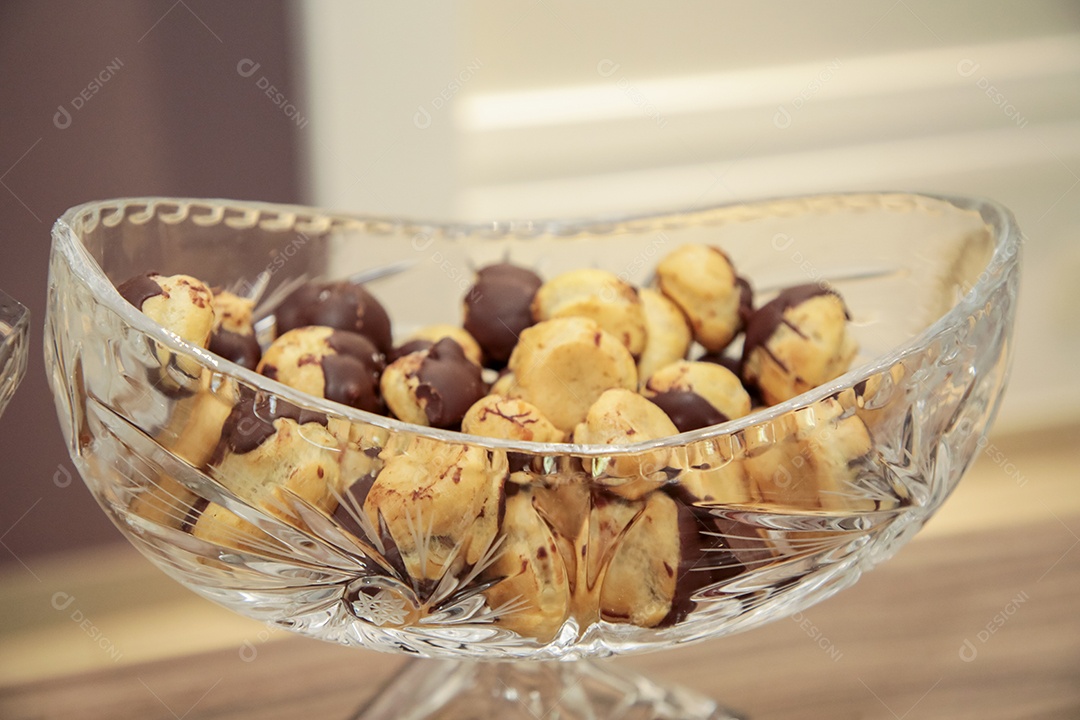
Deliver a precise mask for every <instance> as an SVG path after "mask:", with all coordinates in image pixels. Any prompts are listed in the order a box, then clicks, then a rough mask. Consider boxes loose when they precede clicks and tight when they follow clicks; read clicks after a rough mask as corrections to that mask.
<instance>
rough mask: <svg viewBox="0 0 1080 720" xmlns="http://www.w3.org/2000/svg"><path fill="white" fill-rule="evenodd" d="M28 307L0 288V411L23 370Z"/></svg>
mask: <svg viewBox="0 0 1080 720" xmlns="http://www.w3.org/2000/svg"><path fill="white" fill-rule="evenodd" d="M29 333H30V311H29V310H27V309H26V308H25V307H24V306H23V305H21V304H20V303H19V302H17V301H16V300H13V299H12V298H10V297H8V295H7V294H5V293H3V292H0V414H3V412H4V410H6V409H7V406H8V403H9V402H11V397H12V395H14V394H15V389H16V388H17V387H19V383H20V382H22V379H23V376H24V375H25V374H26V353H27V347H28V346H27V337H28V336H29Z"/></svg>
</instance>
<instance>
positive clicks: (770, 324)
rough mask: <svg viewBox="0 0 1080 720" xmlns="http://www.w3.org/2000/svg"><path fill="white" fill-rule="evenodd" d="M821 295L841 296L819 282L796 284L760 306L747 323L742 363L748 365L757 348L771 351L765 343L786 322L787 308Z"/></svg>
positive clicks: (793, 328) (796, 330) (797, 330)
mask: <svg viewBox="0 0 1080 720" xmlns="http://www.w3.org/2000/svg"><path fill="white" fill-rule="evenodd" d="M819 295H836V296H837V297H840V296H839V295H838V294H837V292H836V291H835V290H833V289H832V288H830V287H827V286H822V285H820V284H817V283H811V284H807V285H796V286H794V287H789V288H786V289H785V290H783V291H781V293H780V294H779V295H777V296H776V297H775V298H773V299H772V300H770V301H769V302H767V303H765V304H764V305H762V306H761V307H760V308H758V310H757V312H755V313H753V315H751V316H750V319H749V321H747V324H746V339H745V340H744V341H743V353H742V361H741V364H742V365H743V366H745V365H746V359H747V358H749V357H750V353H752V352H753V351H754V350H755V349H756V348H759V347H760V348H761V349H762V350H764V351H765V352H769V349H768V348H767V347H766V346H765V343H766V342H767V341H768V340H769V338H770V337H772V334H773V333H774V332H776V329H777V328H778V327H780V324H781V323H783V322H784V311H785V310H787V309H788V308H793V307H795V306H796V305H800V304H802V303H803V302H805V301H807V300H809V299H810V298H813V297H817V296H819ZM846 314H847V313H846V311H845V315H846ZM789 327H791V329H792V330H794V331H795V332H797V333H799V334H800V335H801V334H802V333H801V332H800V330H799V329H798V328H796V327H795V326H793V325H789ZM770 355H771V353H770Z"/></svg>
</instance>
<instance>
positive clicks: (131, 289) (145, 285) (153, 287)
mask: <svg viewBox="0 0 1080 720" xmlns="http://www.w3.org/2000/svg"><path fill="white" fill-rule="evenodd" d="M156 276H157V273H153V272H151V273H147V274H145V275H136V276H135V277H133V278H131V279H129V280H127V281H126V282H124V283H123V284H122V285H120V286H119V287H117V288H116V290H117V292H119V293H120V296H121V297H123V298H124V299H125V300H127V301H128V302H129V303H131V304H132V305H134V306H135V308H136V309H138V310H142V306H143V303H144V302H146V301H147V300H149V299H150V298H152V297H154V296H155V295H164V294H165V291H164V290H162V289H161V286H160V285H158V283H157V282H156V281H154V279H153V278H154V277H156Z"/></svg>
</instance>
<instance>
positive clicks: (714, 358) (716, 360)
mask: <svg viewBox="0 0 1080 720" xmlns="http://www.w3.org/2000/svg"><path fill="white" fill-rule="evenodd" d="M694 362H707V363H712V364H713V365H719V366H720V367H725V368H727V369H728V370H730V371H731V372H733V373H735V374H736V375H738V374H739V366H740V365H741V364H742V361H741V360H740V359H739V358H737V357H731V356H730V355H725V354H723V353H718V352H707V353H705V354H704V355H702V356H701V357H699V358H698V359H697V360H695V361H694Z"/></svg>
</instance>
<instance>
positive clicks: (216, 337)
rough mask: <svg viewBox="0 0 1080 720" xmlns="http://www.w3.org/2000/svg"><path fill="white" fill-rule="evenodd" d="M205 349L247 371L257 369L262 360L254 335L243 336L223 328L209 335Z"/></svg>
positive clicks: (260, 349)
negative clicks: (208, 341) (208, 343)
mask: <svg viewBox="0 0 1080 720" xmlns="http://www.w3.org/2000/svg"><path fill="white" fill-rule="evenodd" d="M207 349H208V350H209V351H210V352H212V353H216V354H218V355H220V356H221V357H223V358H225V359H226V360H231V361H232V362H234V363H236V364H237V365H241V366H243V367H246V368H247V369H248V370H254V369H255V368H256V367H258V365H259V360H260V359H262V348H260V347H259V341H258V340H256V339H255V335H254V334H250V335H243V334H241V333H238V332H233V331H232V330H226V329H224V328H218V329H217V330H215V331H214V332H213V333H212V334H211V335H210V345H209V346H208V347H207Z"/></svg>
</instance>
